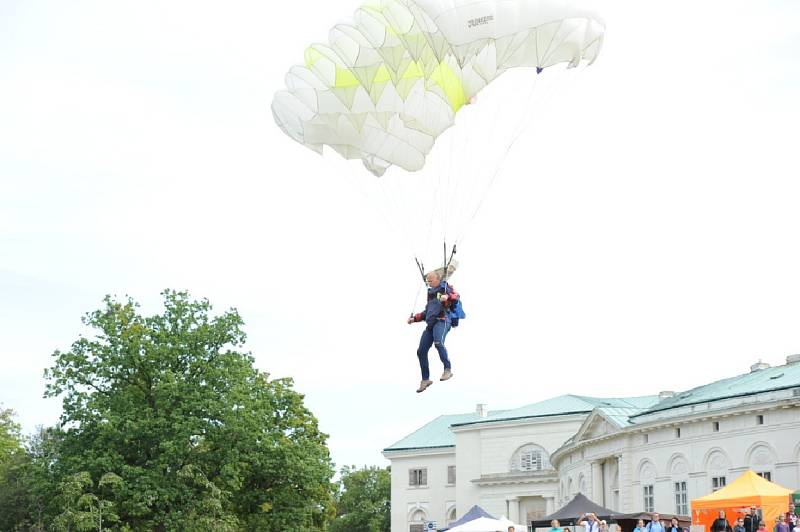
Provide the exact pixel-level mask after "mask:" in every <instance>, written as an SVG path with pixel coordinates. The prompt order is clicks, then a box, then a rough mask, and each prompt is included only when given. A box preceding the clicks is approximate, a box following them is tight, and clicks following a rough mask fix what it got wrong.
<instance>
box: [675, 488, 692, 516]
mask: <svg viewBox="0 0 800 532" xmlns="http://www.w3.org/2000/svg"><path fill="white" fill-rule="evenodd" d="M675 513H676V514H678V515H689V495H688V491H687V490H686V482H685V481H684V482H676V483H675Z"/></svg>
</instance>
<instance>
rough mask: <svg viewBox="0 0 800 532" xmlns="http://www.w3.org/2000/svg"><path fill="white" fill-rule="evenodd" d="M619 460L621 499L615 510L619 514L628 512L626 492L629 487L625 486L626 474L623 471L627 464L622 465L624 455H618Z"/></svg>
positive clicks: (618, 487) (618, 479) (618, 476)
mask: <svg viewBox="0 0 800 532" xmlns="http://www.w3.org/2000/svg"><path fill="white" fill-rule="evenodd" d="M616 458H617V489H618V490H619V498H618V499H617V501H616V503H617V507H616V508H613V509H614V510H616V511H618V512H626V511H627V510H625V508H626V505H625V491H626V489H627V486H626V485H625V472H624V470H623V469H622V468H623V467H624V465H625V464H623V463H622V455H621V454H618V455H617V456H616Z"/></svg>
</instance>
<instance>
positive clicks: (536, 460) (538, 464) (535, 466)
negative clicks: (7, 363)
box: [519, 450, 542, 471]
mask: <svg viewBox="0 0 800 532" xmlns="http://www.w3.org/2000/svg"><path fill="white" fill-rule="evenodd" d="M519 469H520V471H539V470H540V469H542V452H541V451H539V450H528V451H523V452H522V453H520V455H519Z"/></svg>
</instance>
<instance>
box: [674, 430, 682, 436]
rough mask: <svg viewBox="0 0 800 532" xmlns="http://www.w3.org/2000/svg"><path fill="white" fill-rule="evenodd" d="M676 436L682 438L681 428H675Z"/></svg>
mask: <svg viewBox="0 0 800 532" xmlns="http://www.w3.org/2000/svg"><path fill="white" fill-rule="evenodd" d="M675 437H676V438H680V437H681V429H680V428H677V429H675Z"/></svg>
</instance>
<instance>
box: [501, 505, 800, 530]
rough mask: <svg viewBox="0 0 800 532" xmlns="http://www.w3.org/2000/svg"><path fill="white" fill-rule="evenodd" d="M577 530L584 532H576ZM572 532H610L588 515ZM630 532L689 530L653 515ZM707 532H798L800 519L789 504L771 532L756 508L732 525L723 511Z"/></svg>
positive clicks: (601, 521) (553, 523)
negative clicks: (667, 522)
mask: <svg viewBox="0 0 800 532" xmlns="http://www.w3.org/2000/svg"><path fill="white" fill-rule="evenodd" d="M616 526H617V530H616V531H615V532H622V529H621V527H619V525H616ZM579 527H580V528H582V529H583V530H579ZM508 532H515V529H514V527H513V526H510V527H508ZM549 532H571V531H570V529H569V528H568V527H563V528H562V527H561V524H560V523H559V522H558V521H557V520H555V519H554V520H553V521H551V522H550V530H549ZM575 532H609V524H608V523H607V522H606V521H605V520H604V519H599V518H598V517H597V515H595V514H593V513H591V512H589V513H585V514H583V515H581V517H580V518H579V519H578V525H577V526H576V527H575ZM633 532H688V529H687V528H683V527H681V526H680V524H679V523H678V520H677V519H676V518H675V517H673V518H672V519H671V520H670V523H669V525H665V524H664V522H663V521H662V520H661V515H659V514H657V513H654V514H653V517H652V519H650V521H648V522H647V523H646V524H645V522H644V520H643V519H639V520H638V522H637V523H636V528H634V529H633ZM710 532H800V518H798V516H797V514H796V513H795V506H794V504H792V503H790V504H789V507H788V511H787V512H785V513H782V514H780V516H779V517H778V519H777V520H776V524H775V526H774V527H773V529H772V531H767V528H766V524H765V523H764V520H763V519H762V517H761V512H760V511H759V510H758V508H756V507H755V506H752V507H751V508H750V510H749V511H748V512H747V513H746V514H745V515H744V516H741V517H737V518H736V520H735V521H734V524H733V525H731V523H730V521H728V519H727V517H726V516H725V511H724V510H720V512H719V517H717V519H715V520H714V523H713V524H712V525H711V530H710Z"/></svg>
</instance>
